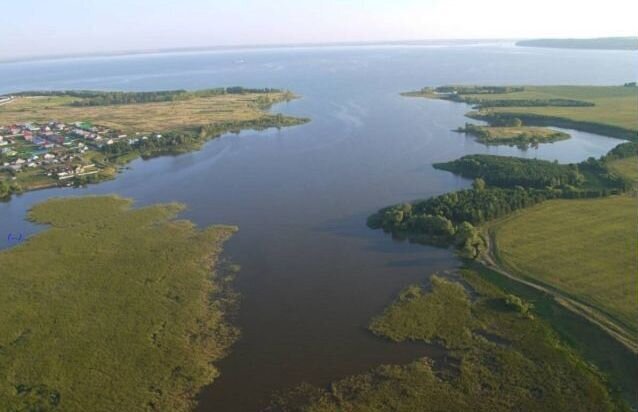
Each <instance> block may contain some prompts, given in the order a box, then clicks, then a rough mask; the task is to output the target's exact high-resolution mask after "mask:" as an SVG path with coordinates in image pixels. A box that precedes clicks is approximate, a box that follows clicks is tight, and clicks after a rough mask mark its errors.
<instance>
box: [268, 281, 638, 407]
mask: <svg viewBox="0 0 638 412" xmlns="http://www.w3.org/2000/svg"><path fill="white" fill-rule="evenodd" d="M461 277H462V281H463V283H460V282H456V281H450V280H446V279H443V278H440V277H436V276H434V277H432V282H431V287H428V288H424V287H422V286H420V285H413V286H411V287H409V288H408V289H406V290H405V291H403V292H402V293H401V294H400V296H399V298H398V299H397V300H396V301H395V302H394V303H393V304H392V305H391V306H389V307H388V308H387V309H386V310H385V311H384V312H383V313H382V314H381V315H380V316H378V317H377V318H375V319H374V320H373V321H372V324H371V329H372V331H373V332H374V333H375V334H377V335H379V336H381V337H385V338H389V339H391V340H393V341H396V342H404V341H414V342H421V343H424V342H437V343H439V344H440V345H442V346H444V347H445V348H446V349H447V355H446V356H445V357H444V358H443V359H439V360H432V359H427V358H422V359H418V360H415V361H414V362H413V363H411V364H408V365H383V366H379V367H378V368H376V369H374V370H372V371H370V372H368V373H365V374H361V375H356V376H351V377H347V378H344V379H342V380H339V381H337V382H334V383H333V384H331V385H330V387H329V389H327V390H325V389H320V388H315V387H312V386H310V385H302V386H300V387H298V388H295V389H293V390H291V391H289V392H287V393H284V394H282V395H280V396H277V397H275V399H274V401H273V405H272V409H271V410H272V411H315V412H319V411H322V412H329V411H335V412H336V411H353V412H354V411H356V412H358V411H361V412H364V411H365V412H369V411H379V412H382V411H406V412H407V411H410V412H411V411H485V412H488V411H489V412H496V411H503V412H505V411H512V410H521V411H576V410H577V411H615V410H628V408H627V407H626V406H625V405H624V404H623V403H622V401H620V400H619V399H618V398H617V397H616V396H615V395H613V394H610V392H609V390H608V388H607V387H606V383H605V381H604V378H603V377H602V376H601V375H600V374H599V373H598V372H597V371H596V370H595V369H593V368H591V367H590V366H589V365H588V364H587V363H585V362H584V361H583V360H582V359H581V358H580V357H579V356H578V355H577V354H576V353H574V352H573V351H572V350H570V349H569V348H567V347H566V346H564V345H563V344H562V343H561V342H560V341H559V340H558V339H557V337H556V335H555V334H554V333H553V332H552V331H551V329H550V328H549V327H548V326H547V324H546V323H545V322H544V321H541V320H538V319H536V317H535V315H534V314H533V308H532V306H531V305H530V304H529V303H528V302H526V301H524V300H522V299H520V298H518V297H516V296H513V295H509V294H507V293H505V292H504V291H503V290H501V289H499V288H498V287H495V286H493V285H492V284H490V283H488V282H486V281H485V280H483V279H482V278H481V277H480V276H479V275H478V274H477V273H476V272H474V271H472V270H463V271H462V272H461ZM471 294H472V297H470V296H471Z"/></svg>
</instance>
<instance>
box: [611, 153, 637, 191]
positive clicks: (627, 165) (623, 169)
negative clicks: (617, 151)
mask: <svg viewBox="0 0 638 412" xmlns="http://www.w3.org/2000/svg"><path fill="white" fill-rule="evenodd" d="M609 168H610V169H611V170H613V171H614V172H616V173H618V174H619V175H621V176H625V177H627V178H629V179H631V180H632V181H633V182H634V183H635V184H636V185H638V157H636V156H634V157H627V158H624V159H617V160H612V161H611V162H609Z"/></svg>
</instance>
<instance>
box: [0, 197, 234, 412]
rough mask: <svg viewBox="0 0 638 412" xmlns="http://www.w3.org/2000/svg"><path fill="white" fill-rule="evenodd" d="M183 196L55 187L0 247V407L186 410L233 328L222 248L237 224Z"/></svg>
mask: <svg viewBox="0 0 638 412" xmlns="http://www.w3.org/2000/svg"><path fill="white" fill-rule="evenodd" d="M179 210H181V206H179V205H176V204H168V205H157V206H150V207H145V208H140V209H131V201H129V200H125V199H122V198H117V197H83V198H67V199H54V200H49V201H47V202H45V203H42V204H39V205H36V206H35V207H34V208H33V209H32V210H31V211H30V212H29V218H30V219H32V220H33V221H35V222H38V223H42V224H49V225H50V227H49V228H48V229H46V230H45V231H43V232H42V233H40V234H37V235H34V236H33V237H31V238H29V239H28V240H27V241H26V242H24V243H22V244H20V245H17V246H15V247H13V248H11V249H9V250H6V251H3V252H0V409H2V410H3V411H54V410H55V411H65V412H75V411H77V412H85V411H131V412H134V411H171V412H172V411H187V410H191V408H192V406H193V402H194V400H193V399H194V396H195V395H196V393H197V392H198V390H199V389H200V388H201V387H202V386H204V385H206V384H209V383H210V382H212V381H213V379H214V378H215V377H216V376H217V375H218V371H217V369H216V368H215V367H214V366H213V364H212V363H211V362H214V361H216V360H218V359H219V358H221V357H222V356H223V355H224V353H225V352H226V350H227V348H228V346H229V344H230V343H231V342H232V341H233V340H234V338H235V336H236V331H235V330H234V329H233V328H232V327H230V326H229V325H228V324H227V323H226V321H225V316H224V314H225V311H226V308H227V307H228V305H229V304H232V302H231V301H232V299H231V298H230V297H231V295H230V294H229V293H228V292H227V283H228V279H226V278H225V276H226V275H222V274H220V273H219V270H218V269H219V268H218V266H219V264H218V258H219V254H220V252H221V251H222V245H223V242H224V241H225V240H226V239H227V238H228V237H229V236H230V235H231V234H232V233H233V232H234V231H235V229H234V228H232V227H209V228H205V229H201V230H200V229H197V228H196V227H194V225H193V224H192V223H190V222H189V221H185V220H175V219H174V217H175V215H176V213H177V212H178V211H179Z"/></svg>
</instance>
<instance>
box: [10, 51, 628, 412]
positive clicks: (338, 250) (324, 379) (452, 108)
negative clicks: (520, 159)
mask: <svg viewBox="0 0 638 412" xmlns="http://www.w3.org/2000/svg"><path fill="white" fill-rule="evenodd" d="M637 69H638V61H636V60H635V56H634V54H633V53H631V52H601V51H578V50H575V51H568V50H549V49H547V50H545V49H529V48H526V49H517V48H515V47H512V46H511V45H509V44H484V45H478V46H477V45H472V46H469V45H468V46H450V47H436V48H434V47H421V46H419V47H416V46H415V47H397V46H394V47H388V46H384V47H340V48H320V49H311V48H296V49H276V50H275V49H273V50H268V49H262V50H241V51H223V52H206V53H185V54H162V55H145V56H125V57H109V58H87V59H70V60H59V61H46V62H23V63H10V64H0V92H10V91H16V90H25V89H71V88H73V89H124V90H157V89H172V88H203V87H214V86H230V85H242V86H246V87H280V88H288V89H291V90H293V91H295V92H296V93H298V94H300V95H301V96H302V98H301V99H299V100H296V101H293V102H290V103H284V104H280V105H278V106H277V107H275V108H274V109H273V110H275V111H281V112H284V113H287V114H293V115H300V116H308V117H310V118H312V122H311V123H309V124H306V125H303V126H297V127H293V128H287V129H282V130H267V131H263V132H253V131H245V132H242V133H241V134H239V135H226V136H223V137H222V138H219V139H216V140H214V141H211V142H210V143H208V144H207V145H206V146H205V147H204V148H203V149H202V150H201V151H199V152H196V153H189V154H184V155H180V156H168V157H162V158H157V159H152V160H148V161H143V160H137V161H135V162H133V163H131V164H130V170H127V171H125V172H124V173H123V174H121V175H120V176H119V177H118V178H117V179H116V180H114V181H110V182H105V183H102V184H99V185H96V186H90V187H88V188H84V189H50V190H43V191H37V192H31V193H26V194H24V195H21V196H16V197H14V198H13V199H12V200H11V201H10V202H7V203H0V246H1V247H7V246H8V244H7V243H6V239H7V235H6V233H5V232H7V233H24V234H25V235H28V234H32V233H34V232H36V231H37V230H39V229H40V228H38V227H35V226H33V225H31V224H30V223H28V222H26V221H24V216H25V211H26V210H27V209H28V208H29V207H30V206H31V205H33V204H34V203H37V202H39V201H42V200H44V199H47V198H49V197H51V196H68V195H82V194H103V193H117V194H120V195H123V196H127V197H132V198H134V199H135V200H136V202H137V204H138V205H144V204H149V203H154V202H167V201H179V202H183V203H185V204H186V205H187V206H188V209H187V210H186V212H184V213H183V217H185V218H188V219H192V220H193V221H195V222H196V223H197V224H199V225H202V226H204V225H210V224H215V223H227V224H236V225H239V226H240V232H239V233H237V235H236V236H234V237H233V239H232V240H231V241H230V242H229V243H228V245H227V248H226V251H227V252H226V253H227V256H228V257H229V258H230V259H232V260H233V261H234V262H236V263H238V264H240V265H241V267H242V271H241V272H240V274H239V276H238V278H237V281H236V287H237V289H238V290H239V292H241V294H242V299H241V307H240V311H239V313H238V314H237V315H236V322H237V324H238V325H239V327H240V328H241V330H242V337H241V339H240V340H239V342H237V344H236V345H235V346H234V347H233V349H232V353H231V354H230V356H228V357H227V358H226V359H225V360H223V361H222V362H220V363H219V366H220V369H221V373H222V375H221V377H220V378H219V379H218V380H217V381H216V382H215V383H214V385H212V386H211V387H210V388H206V389H205V390H204V392H203V393H202V395H201V402H200V408H199V409H200V410H202V411H209V410H210V411H213V410H214V411H238V410H256V409H258V408H259V407H262V406H264V404H265V402H266V401H267V399H268V396H269V395H270V394H271V393H272V391H274V390H279V389H283V388H286V387H288V386H291V385H296V384H299V383H300V382H302V381H307V382H311V383H314V384H318V385H324V384H327V383H328V382H329V381H331V380H334V379H337V378H340V377H344V376H347V375H350V374H353V373H359V372H364V371H366V370H367V369H369V368H371V367H373V366H376V365H379V364H381V363H404V362H409V361H410V360H413V359H414V358H416V357H419V356H423V355H430V356H436V355H437V350H436V348H430V347H425V346H422V345H396V344H391V343H388V342H385V341H383V340H381V339H377V338H374V337H373V336H371V334H370V333H369V332H367V331H366V329H365V327H366V325H367V323H368V321H369V320H370V318H371V317H372V316H374V315H376V314H378V313H379V312H380V311H381V310H382V309H383V308H384V306H385V305H387V304H388V303H389V301H390V300H391V299H392V298H393V297H394V296H395V295H396V293H397V292H398V291H399V290H401V289H402V288H404V287H405V286H407V285H408V284H410V283H414V282H421V281H424V280H426V279H427V277H428V276H429V274H431V273H432V272H434V271H442V270H446V269H452V268H455V267H457V266H458V265H459V261H458V260H457V259H456V258H455V256H454V254H453V253H452V252H451V251H448V250H445V249H437V248H431V247H425V246H419V245H411V244H408V243H399V242H395V241H392V240H391V239H390V237H389V236H386V235H384V234H383V233H380V232H378V231H372V230H369V229H367V228H366V227H365V218H366V216H367V215H368V214H370V213H371V212H373V211H375V210H376V209H378V208H380V207H383V206H386V205H389V204H393V203H397V202H401V201H406V200H412V199H415V198H425V197H429V196H432V195H436V194H440V193H443V192H447V191H450V190H455V189H459V188H463V187H467V186H468V185H469V181H467V180H466V179H462V178H458V177H455V176H453V175H451V174H450V173H447V172H443V171H437V170H434V169H433V168H432V166H431V164H432V163H433V162H438V161H445V160H451V159H455V158H457V157H460V156H462V155H464V154H469V153H492V154H511V155H517V156H524V157H538V158H543V159H548V160H554V159H557V160H559V161H561V162H575V161H580V160H583V159H585V158H587V157H589V156H599V155H601V154H603V153H605V152H607V151H608V150H609V149H610V148H612V147H613V146H615V145H616V144H618V143H619V142H620V141H619V140H616V139H610V138H606V137H602V136H596V135H592V134H588V133H582V132H574V131H570V133H572V135H573V138H572V139H570V140H566V141H561V142H556V143H553V144H548V145H541V147H540V148H539V149H529V150H527V151H521V150H519V149H517V148H512V147H494V146H492V147H486V146H484V145H482V144H479V143H476V142H475V141H474V140H473V139H472V138H471V137H466V136H464V135H462V134H458V133H454V132H452V131H451V130H452V129H454V128H456V127H458V126H459V125H462V124H463V123H464V122H465V121H466V120H467V119H466V118H464V117H463V114H464V113H465V112H466V111H467V110H468V107H467V106H465V105H462V104H455V103H450V102H445V101H431V100H425V99H413V98H404V97H401V96H399V92H401V91H406V90H412V89H417V88H420V87H422V86H426V85H433V86H434V85H439V84H449V83H475V84H621V83H624V82H627V81H633V80H636V73H638V70H637ZM25 120H28V119H25ZM0 270H1V268H0Z"/></svg>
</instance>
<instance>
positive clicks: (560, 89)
mask: <svg viewBox="0 0 638 412" xmlns="http://www.w3.org/2000/svg"><path fill="white" fill-rule="evenodd" d="M464 97H467V98H480V99H483V100H514V99H526V100H527V99H529V100H534V99H539V100H546V99H574V100H583V101H586V102H591V103H594V106H588V107H581V106H575V107H555V106H548V107H495V108H489V109H484V110H486V111H488V112H495V113H499V112H500V113H525V114H528V113H529V114H538V115H542V116H549V117H559V118H564V119H568V120H575V121H583V122H594V123H600V124H604V125H610V126H617V127H622V128H624V129H628V130H633V131H636V132H638V88H637V87H623V86H525V90H524V91H522V92H514V93H504V94H481V95H471V94H470V95H464Z"/></svg>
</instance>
